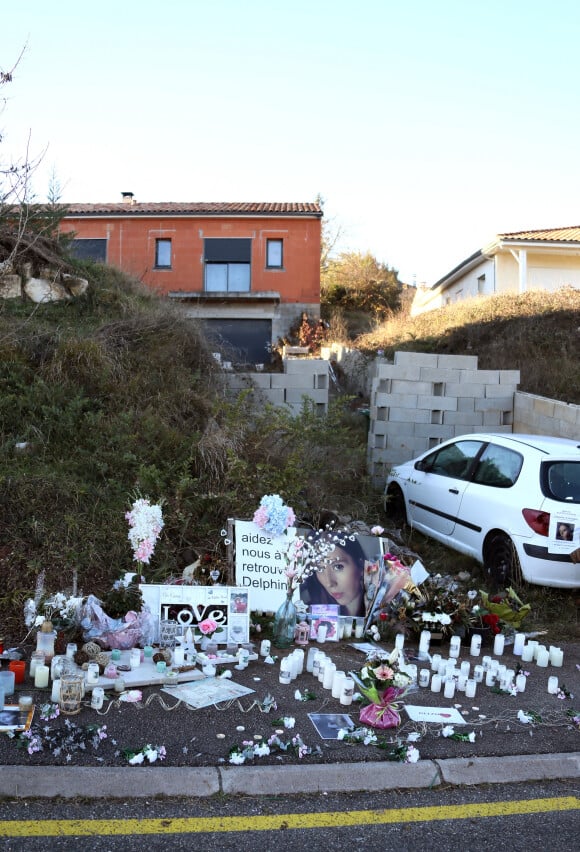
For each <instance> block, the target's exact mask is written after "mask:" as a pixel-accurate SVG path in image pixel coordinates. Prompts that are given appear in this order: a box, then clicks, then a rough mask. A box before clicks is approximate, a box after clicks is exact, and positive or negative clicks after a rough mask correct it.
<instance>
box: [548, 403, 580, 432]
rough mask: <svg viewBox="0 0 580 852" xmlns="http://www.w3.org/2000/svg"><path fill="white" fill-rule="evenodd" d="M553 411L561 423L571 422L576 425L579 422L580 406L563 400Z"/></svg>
mask: <svg viewBox="0 0 580 852" xmlns="http://www.w3.org/2000/svg"><path fill="white" fill-rule="evenodd" d="M554 413H555V415H556V417H557V418H558V420H559V421H560V422H561V423H562V424H564V423H573V424H574V425H575V426H576V425H577V424H578V422H579V421H578V418H579V417H580V406H579V405H572V404H571V403H565V402H563V403H562V404H561V405H558V407H557V408H556V410H555V412H554Z"/></svg>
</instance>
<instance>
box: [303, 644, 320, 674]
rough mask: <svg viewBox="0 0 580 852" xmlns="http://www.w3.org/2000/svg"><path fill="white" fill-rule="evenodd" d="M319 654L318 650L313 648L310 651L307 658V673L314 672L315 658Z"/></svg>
mask: <svg viewBox="0 0 580 852" xmlns="http://www.w3.org/2000/svg"><path fill="white" fill-rule="evenodd" d="M318 653H320V652H319V651H318V649H317V648H314V647H312V646H311V647H310V648H309V649H308V656H307V657H306V671H307V672H311V671H312V666H313V664H314V658H315V656H316V655H317V654H318Z"/></svg>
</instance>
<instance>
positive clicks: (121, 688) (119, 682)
mask: <svg viewBox="0 0 580 852" xmlns="http://www.w3.org/2000/svg"><path fill="white" fill-rule="evenodd" d="M115 692H118V693H121V692H125V681H124V679H123V678H122V677H118V678H116V680H115Z"/></svg>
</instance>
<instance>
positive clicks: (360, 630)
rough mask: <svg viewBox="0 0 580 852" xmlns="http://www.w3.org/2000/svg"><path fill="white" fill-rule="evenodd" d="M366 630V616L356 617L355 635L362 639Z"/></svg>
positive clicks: (356, 637)
mask: <svg viewBox="0 0 580 852" xmlns="http://www.w3.org/2000/svg"><path fill="white" fill-rule="evenodd" d="M364 632H365V620H364V618H355V620H354V636H355V639H362V637H363V636H364Z"/></svg>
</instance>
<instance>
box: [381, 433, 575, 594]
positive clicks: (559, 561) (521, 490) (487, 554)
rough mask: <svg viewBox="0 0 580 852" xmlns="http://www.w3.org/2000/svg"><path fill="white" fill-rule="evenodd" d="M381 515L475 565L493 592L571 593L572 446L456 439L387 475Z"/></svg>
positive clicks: (533, 439) (532, 439)
mask: <svg viewBox="0 0 580 852" xmlns="http://www.w3.org/2000/svg"><path fill="white" fill-rule="evenodd" d="M385 511H386V512H387V514H389V515H391V516H393V517H398V518H399V519H403V520H405V521H406V522H407V523H409V524H410V525H411V526H413V527H415V528H416V529H418V530H420V531H421V532H422V533H424V534H425V535H427V536H430V537H431V538H434V539H436V540H437V541H440V542H441V543H442V544H445V545H447V546H448V547H450V548H452V549H453V550H457V551H459V552H460V553H465V554H467V555H468V556H471V557H472V558H473V559H476V560H477V561H478V562H480V563H481V564H482V565H483V566H484V568H485V570H486V571H487V573H488V574H489V576H490V578H491V579H492V580H493V581H494V582H495V583H496V584H497V585H503V586H507V585H509V584H510V582H512V581H517V580H518V579H522V578H523V579H524V580H526V581H527V582H529V583H536V584H538V585H542V586H557V587H560V588H577V587H580V562H578V563H577V562H573V561H572V557H571V554H572V553H573V552H574V551H575V550H576V549H577V548H579V547H580V441H573V440H569V439H567V438H552V437H545V436H542V435H509V434H497V435H496V434H490V433H479V434H473V435H461V436H460V437H457V438H453V439H451V440H448V441H445V442H443V443H441V444H439V445H438V446H437V447H435V448H433V449H431V450H428V451H427V452H425V453H423V454H422V455H420V456H419V457H418V458H416V459H412V460H411V461H408V462H405V463H404V464H399V465H396V466H395V467H393V468H392V470H391V472H390V474H389V476H388V478H387V484H386V487H385ZM579 556H580V552H579ZM575 558H576V557H575Z"/></svg>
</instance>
